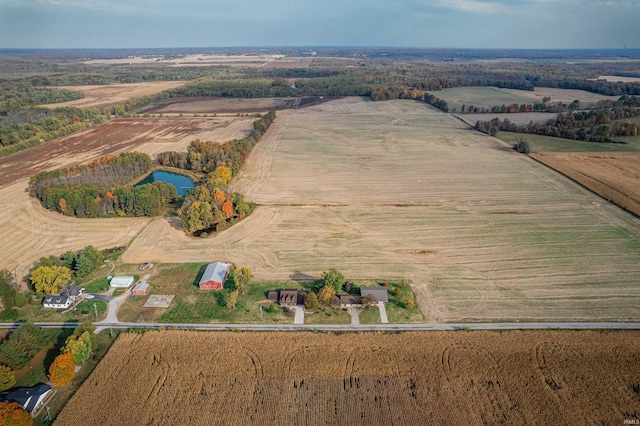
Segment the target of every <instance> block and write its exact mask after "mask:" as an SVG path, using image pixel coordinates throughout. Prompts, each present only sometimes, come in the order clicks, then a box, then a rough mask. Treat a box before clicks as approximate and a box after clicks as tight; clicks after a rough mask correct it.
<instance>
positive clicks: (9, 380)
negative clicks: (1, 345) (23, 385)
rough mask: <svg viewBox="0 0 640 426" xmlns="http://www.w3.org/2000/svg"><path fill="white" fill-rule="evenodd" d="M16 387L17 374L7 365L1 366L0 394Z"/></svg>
mask: <svg viewBox="0 0 640 426" xmlns="http://www.w3.org/2000/svg"><path fill="white" fill-rule="evenodd" d="M15 385H16V373H14V372H13V370H12V369H11V368H9V367H7V366H6V365H0V392H1V391H4V390H7V389H11V388H12V387H14V386H15Z"/></svg>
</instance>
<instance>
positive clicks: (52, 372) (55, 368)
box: [49, 353, 76, 387]
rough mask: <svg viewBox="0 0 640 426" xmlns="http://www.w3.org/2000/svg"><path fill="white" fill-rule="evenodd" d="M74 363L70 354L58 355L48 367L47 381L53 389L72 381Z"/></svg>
mask: <svg viewBox="0 0 640 426" xmlns="http://www.w3.org/2000/svg"><path fill="white" fill-rule="evenodd" d="M75 368H76V363H75V362H73V357H72V356H71V354H70V353H67V354H62V355H58V356H57V357H56V359H54V360H53V363H52V364H51V367H49V380H51V384H52V385H53V386H55V387H61V386H65V385H66V384H67V383H69V382H70V381H71V379H73V375H74V374H75Z"/></svg>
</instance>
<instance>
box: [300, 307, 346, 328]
mask: <svg viewBox="0 0 640 426" xmlns="http://www.w3.org/2000/svg"><path fill="white" fill-rule="evenodd" d="M304 323H305V324H351V315H349V312H347V311H346V310H342V309H333V308H327V309H325V310H323V311H318V312H315V313H313V314H305V316H304Z"/></svg>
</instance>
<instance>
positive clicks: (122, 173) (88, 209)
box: [29, 153, 178, 217]
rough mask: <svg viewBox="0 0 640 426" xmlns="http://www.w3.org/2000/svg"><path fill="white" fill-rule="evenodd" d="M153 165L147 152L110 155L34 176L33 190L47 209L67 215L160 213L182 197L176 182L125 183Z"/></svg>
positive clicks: (32, 179) (107, 215)
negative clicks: (179, 194)
mask: <svg viewBox="0 0 640 426" xmlns="http://www.w3.org/2000/svg"><path fill="white" fill-rule="evenodd" d="M150 167H151V159H150V158H149V156H148V155H146V154H140V153H122V154H120V155H118V156H115V157H112V156H107V157H103V158H102V159H100V160H96V161H94V162H93V163H91V164H89V165H81V166H76V167H73V168H65V169H58V170H53V171H50V172H43V173H39V174H38V175H36V176H34V177H32V178H31V180H30V182H29V192H30V194H31V195H33V196H35V197H37V198H38V199H39V200H40V202H41V203H42V205H43V206H44V207H45V208H47V209H50V210H54V211H57V212H59V213H62V214H64V215H67V216H76V217H112V216H157V215H160V214H162V213H163V212H164V210H165V209H166V208H167V207H168V206H169V204H171V203H173V202H174V201H175V200H176V199H177V198H178V196H177V193H176V189H175V187H174V186H173V185H171V184H168V183H165V182H153V183H149V184H144V185H138V186H133V187H132V186H124V184H125V183H126V182H128V181H130V180H132V179H134V178H136V177H139V176H141V175H142V174H144V173H146V172H148V171H149V169H150Z"/></svg>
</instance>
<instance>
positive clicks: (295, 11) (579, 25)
mask: <svg viewBox="0 0 640 426" xmlns="http://www.w3.org/2000/svg"><path fill="white" fill-rule="evenodd" d="M639 17H640V0H232V1H229V0H0V48H145V47H147V48H158V47H235V46H363V47H366V46H375V47H424V48H438V47H442V48H518V49H556V48H558V49H576V48H578V49H580V48H585V49H588V48H594V49H601V48H623V47H625V46H626V47H628V48H640V24H638V18H639Z"/></svg>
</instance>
